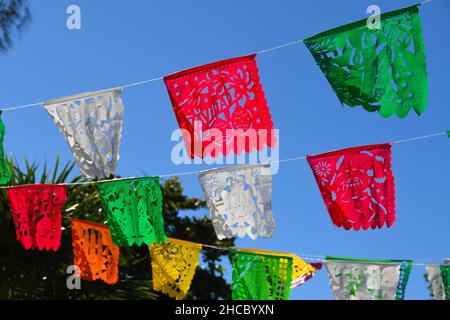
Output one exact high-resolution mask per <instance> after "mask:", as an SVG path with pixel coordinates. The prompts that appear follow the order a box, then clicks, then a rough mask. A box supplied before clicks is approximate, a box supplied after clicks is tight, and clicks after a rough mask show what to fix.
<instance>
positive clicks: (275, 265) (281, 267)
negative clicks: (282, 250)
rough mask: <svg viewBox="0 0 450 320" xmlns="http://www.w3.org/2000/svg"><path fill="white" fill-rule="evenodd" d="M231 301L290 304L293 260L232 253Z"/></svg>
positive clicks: (284, 257) (282, 257)
mask: <svg viewBox="0 0 450 320" xmlns="http://www.w3.org/2000/svg"><path fill="white" fill-rule="evenodd" d="M231 263H232V266H233V276H232V277H233V283H232V296H233V300H289V296H290V293H291V284H292V257H290V256H283V255H281V256H277V255H273V254H268V255H265V254H260V253H253V252H245V251H236V250H233V251H231Z"/></svg>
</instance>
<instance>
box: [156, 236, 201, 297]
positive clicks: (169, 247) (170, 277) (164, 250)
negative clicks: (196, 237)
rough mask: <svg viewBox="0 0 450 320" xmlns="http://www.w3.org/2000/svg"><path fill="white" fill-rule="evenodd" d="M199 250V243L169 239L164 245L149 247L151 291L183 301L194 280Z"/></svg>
mask: <svg viewBox="0 0 450 320" xmlns="http://www.w3.org/2000/svg"><path fill="white" fill-rule="evenodd" d="M201 250H202V245H201V244H199V243H194V242H189V241H184V240H177V239H171V238H168V239H167V243H166V244H164V245H156V244H153V245H152V246H150V254H151V257H152V277H153V289H154V290H156V291H162V292H163V293H165V294H167V295H169V296H170V297H172V298H176V299H177V300H181V299H183V298H184V297H185V296H186V294H187V293H188V291H189V288H190V286H191V282H192V279H193V278H194V275H195V270H196V269H197V266H198V259H199V256H200V252H201Z"/></svg>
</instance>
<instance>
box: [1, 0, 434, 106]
mask: <svg viewBox="0 0 450 320" xmlns="http://www.w3.org/2000/svg"><path fill="white" fill-rule="evenodd" d="M429 2H431V0H423V1H422V2H420V4H425V3H429ZM299 43H303V39H299V40H295V41H291V42H288V43H285V44H281V45H278V46H275V47H272V48H268V49H264V50H260V51H257V52H256V54H258V55H260V54H264V53H267V52H271V51H274V50H278V49H283V48H286V47H290V46H293V45H296V44H299ZM162 79H164V76H160V77H157V78H152V79H147V80H143V81H138V82H133V83H129V84H125V85H122V86H118V87H119V88H122V89H125V88H131V87H135V86H140V85H143V84H148V83H151V82H155V81H160V80H162ZM43 103H44V102H36V103H30V104H24V105H20V106H15V107H9V108H1V109H0V111H13V110H19V109H26V108H32V107H37V106H41V105H42V104H43Z"/></svg>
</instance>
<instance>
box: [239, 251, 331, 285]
mask: <svg viewBox="0 0 450 320" xmlns="http://www.w3.org/2000/svg"><path fill="white" fill-rule="evenodd" d="M238 251H245V252H253V253H260V254H263V255H274V256H286V257H291V258H292V283H291V289H292V288H294V287H298V286H300V285H302V284H304V283H305V282H306V281H308V280H309V279H311V278H312V277H314V275H315V274H316V270H317V269H321V268H322V265H321V263H319V264H316V265H315V266H316V267H314V266H313V265H310V264H308V263H306V262H305V261H303V260H302V259H301V258H300V257H298V256H297V255H295V254H293V253H283V252H276V251H268V250H259V249H245V248H239V250H238ZM263 259H264V256H263Z"/></svg>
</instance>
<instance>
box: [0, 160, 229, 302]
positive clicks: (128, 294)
mask: <svg viewBox="0 0 450 320" xmlns="http://www.w3.org/2000/svg"><path fill="white" fill-rule="evenodd" d="M8 162H9V165H10V167H11V174H12V177H13V178H12V181H11V185H22V184H33V183H62V182H67V181H69V182H80V181H82V179H83V178H82V177H80V176H77V177H75V178H73V179H71V180H70V179H69V177H70V176H71V172H72V169H73V168H74V163H67V164H65V165H64V166H63V167H62V168H61V169H60V163H59V158H57V159H56V163H55V165H54V169H53V170H49V169H48V167H47V165H46V164H44V167H43V170H42V171H40V170H39V167H38V165H37V164H36V163H32V164H30V163H29V162H28V161H27V160H25V169H24V170H22V169H21V168H20V166H19V164H17V163H14V162H13V159H9V160H8ZM161 188H162V192H163V199H164V200H163V216H164V219H165V230H166V233H167V235H168V236H169V237H174V238H178V239H184V240H190V241H195V242H200V243H208V244H213V245H217V246H234V240H223V241H219V240H218V239H217V237H216V235H215V232H214V229H213V226H212V222H211V220H210V219H208V218H207V217H206V216H203V217H198V216H193V215H192V213H193V212H195V211H197V210H199V209H202V208H204V207H205V202H204V201H203V200H201V199H196V198H188V197H187V196H186V195H184V194H183V192H184V190H183V187H182V185H181V182H180V181H179V179H178V178H174V179H169V180H166V181H165V182H164V183H163V184H162V185H161ZM0 204H1V209H0V299H168V297H167V296H165V295H163V294H161V293H159V292H153V291H152V284H151V277H152V275H151V263H150V254H149V250H148V247H147V246H145V245H142V246H141V247H136V246H133V247H121V248H120V267H119V272H120V276H119V277H120V280H119V282H118V283H117V284H116V285H112V286H111V285H108V284H105V283H103V282H102V281H100V280H97V281H94V282H88V281H82V283H81V286H82V289H81V290H69V289H67V285H66V281H67V277H68V276H69V275H68V274H66V268H67V267H68V266H69V265H72V264H73V251H72V250H73V249H72V237H71V229H70V218H72V217H74V218H79V219H85V220H89V221H94V222H98V223H104V222H105V217H104V215H103V210H102V204H101V199H100V196H99V194H98V192H97V188H96V186H95V185H93V184H86V185H76V186H70V187H68V188H67V202H66V205H65V208H64V209H63V226H64V228H65V229H64V230H63V235H62V239H61V247H60V248H59V250H58V251H57V252H53V251H51V252H47V251H38V250H25V249H24V248H23V247H22V246H21V245H20V243H19V242H18V241H17V240H16V235H15V229H14V224H13V222H12V219H11V214H10V211H9V202H8V198H7V191H6V189H1V192H0ZM183 211H184V212H183ZM181 213H183V214H181ZM224 257H225V258H226V253H225V252H218V251H217V250H211V249H206V250H204V251H203V254H202V257H201V259H202V262H203V263H201V266H202V267H200V266H199V267H198V269H197V272H196V275H195V278H194V280H193V282H192V287H191V290H190V292H189V294H188V296H187V297H186V299H230V298H231V289H230V285H229V284H228V283H226V281H225V279H224V278H223V275H224V269H223V268H222V267H221V266H220V264H219V263H220V261H221V259H223V258H224Z"/></svg>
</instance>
